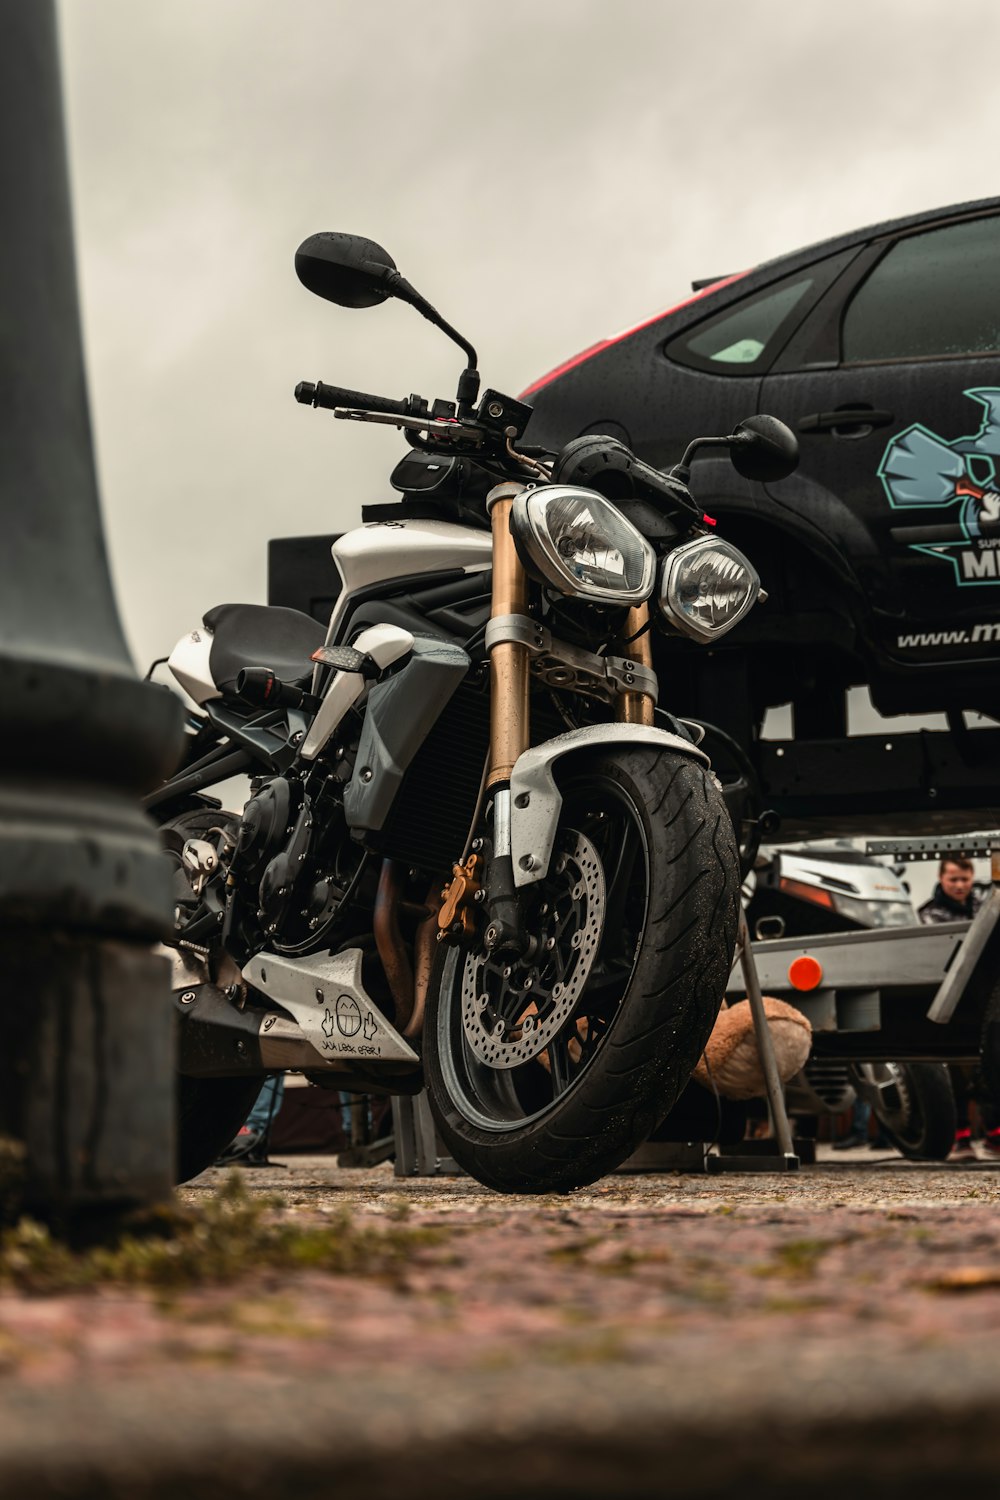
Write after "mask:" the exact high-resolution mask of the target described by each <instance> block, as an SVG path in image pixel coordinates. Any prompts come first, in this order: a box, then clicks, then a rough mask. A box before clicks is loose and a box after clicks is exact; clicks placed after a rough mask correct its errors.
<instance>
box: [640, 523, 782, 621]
mask: <svg viewBox="0 0 1000 1500" xmlns="http://www.w3.org/2000/svg"><path fill="white" fill-rule="evenodd" d="M760 592H761V588H760V577H759V575H758V573H757V570H756V568H754V566H753V564H752V563H750V562H749V561H748V560H747V558H745V557H744V556H743V553H742V552H741V551H740V550H739V548H738V547H734V546H733V544H732V543H731V542H724V541H722V540H721V539H720V538H718V537H714V536H702V537H697V538H696V539H695V540H694V541H693V542H685V543H684V545H683V546H682V547H678V548H677V549H676V550H675V551H674V552H671V553H670V554H669V555H668V556H667V558H666V560H665V562H664V564H663V577H662V580H661V583H660V608H661V609H662V611H663V613H664V614H665V615H666V617H667V619H668V620H669V621H670V623H671V624H672V625H674V626H676V628H677V629H678V630H680V631H683V633H684V634H685V635H690V636H693V637H694V638H695V640H698V641H714V640H716V639H717V638H718V637H719V636H720V635H725V633H726V631H727V630H732V628H733V626H734V625H735V624H736V622H737V621H738V620H742V618H743V616H744V615H745V614H746V613H747V611H748V610H749V609H751V608H752V607H753V606H754V604H756V602H757V598H758V595H759V594H760Z"/></svg>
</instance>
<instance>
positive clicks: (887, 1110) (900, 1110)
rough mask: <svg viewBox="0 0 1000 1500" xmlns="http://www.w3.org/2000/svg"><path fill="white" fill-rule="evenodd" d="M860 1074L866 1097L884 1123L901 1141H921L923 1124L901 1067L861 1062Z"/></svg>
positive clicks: (896, 1064)
mask: <svg viewBox="0 0 1000 1500" xmlns="http://www.w3.org/2000/svg"><path fill="white" fill-rule="evenodd" d="M858 1074H859V1076H860V1078H861V1080H863V1082H864V1084H865V1088H864V1090H863V1095H864V1097H866V1098H867V1099H868V1102H869V1103H870V1105H871V1107H872V1110H873V1111H874V1114H875V1117H876V1119H877V1120H878V1121H879V1122H880V1124H882V1125H883V1126H884V1127H885V1129H886V1130H888V1131H889V1132H890V1133H891V1134H892V1135H894V1136H896V1137H897V1138H898V1139H899V1140H902V1141H906V1142H908V1143H909V1142H918V1141H919V1139H920V1124H919V1121H917V1120H915V1119H914V1107H915V1106H914V1101H913V1099H912V1098H911V1096H910V1090H909V1088H908V1086H907V1081H906V1074H905V1071H904V1070H903V1069H902V1068H901V1067H900V1066H899V1064H898V1063H861V1064H859V1066H858Z"/></svg>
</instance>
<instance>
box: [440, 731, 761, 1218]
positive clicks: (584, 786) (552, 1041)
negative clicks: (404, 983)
mask: <svg viewBox="0 0 1000 1500" xmlns="http://www.w3.org/2000/svg"><path fill="white" fill-rule="evenodd" d="M561 791H562V796H563V805H562V811H561V814H560V819H559V825H558V829H557V833H556V841H555V847H554V850H553V857H552V862H551V865H550V868H549V871H548V874H547V875H546V877H545V879H544V880H542V881H540V882H538V883H537V884H536V885H532V886H528V887H526V888H524V889H523V890H522V891H521V899H522V903H523V912H524V918H525V922H526V927H527V931H528V933H529V934H530V936H531V937H532V938H533V940H534V947H533V951H532V953H531V954H530V955H529V956H528V957H527V958H525V959H524V960H522V961H517V962H512V961H510V960H509V959H506V958H502V957H497V956H494V955H491V954H490V953H489V952H488V951H487V950H486V949H485V948H484V947H483V946H482V945H481V942H480V941H479V939H476V941H475V942H474V944H473V946H472V947H470V948H467V949H461V950H459V949H457V948H455V949H451V950H450V951H449V952H448V953H447V955H446V957H445V959H444V962H443V965H442V967H441V971H440V974H439V978H438V982H437V983H436V984H435V985H434V986H433V987H432V992H431V996H430V1001H429V1006H428V1015H427V1022H426V1026H425V1031H424V1037H425V1045H424V1063H425V1072H426V1077H427V1086H428V1091H429V1094H430V1099H431V1104H432V1107H433V1109H434V1112H435V1115H436V1118H437V1121H438V1125H439V1128H440V1130H441V1133H442V1136H443V1137H444V1140H445V1143H446V1145H447V1147H448V1149H449V1150H450V1151H451V1153H452V1155H453V1156H454V1158H455V1160H456V1161H457V1162H458V1163H459V1164H460V1165H461V1166H463V1167H464V1168H465V1169H466V1170H467V1171H468V1172H470V1173H471V1174H472V1175H473V1176H474V1177H476V1178H478V1179H479V1181H480V1182H483V1183H485V1184H487V1185H488V1186H490V1187H494V1188H498V1189H499V1190H500V1191H503V1192H534V1193H538V1192H550V1191H568V1190H570V1189H572V1188H577V1187H581V1186H583V1185H584V1184H586V1183H589V1182H593V1181H595V1180H596V1179H597V1178H598V1177H600V1176H602V1175H603V1174H604V1173H605V1172H608V1171H611V1170H613V1169H614V1168H615V1167H616V1166H618V1165H620V1163H621V1162H622V1161H624V1160H625V1158H626V1157H627V1156H628V1155H629V1154H630V1153H631V1152H632V1151H633V1150H634V1149H635V1148H636V1147H637V1146H638V1145H639V1144H640V1143H641V1142H642V1141H644V1140H645V1139H646V1138H647V1136H648V1135H649V1134H650V1132H651V1131H652V1129H653V1127H654V1126H655V1125H656V1123H657V1122H658V1121H659V1120H660V1119H661V1118H662V1117H663V1116H664V1115H665V1114H666V1113H667V1111H668V1110H669V1109H670V1108H671V1107H672V1105H673V1104H674V1101H675V1100H676V1099H677V1097H678V1096H679V1094H680V1093H681V1091H682V1089H683V1088H684V1086H685V1085H686V1083H687V1081H688V1079H689V1078H690V1076H691V1072H692V1069H693V1068H694V1065H695V1063H696V1062H697V1060H698V1057H699V1056H700V1054H701V1052H702V1050H703V1048H704V1045H705V1042H706V1041H707V1039H708V1035H709V1032H710V1031H711V1029H712V1026H713V1024H714V1021H715V1017H716V1015H717V1013H718V1010H719V1006H720V1004H721V1003H722V996H723V993H724V991H725V986H726V981H727V979H728V976H729V971H730V967H731V964H732V958H733V949H734V944H735V940H736V921H737V898H738V889H739V874H738V863H737V858H736V850H735V844H734V839H733V831H732V824H731V822H730V819H729V815H728V814H727V812H726V809H725V806H724V804H723V802H722V799H721V796H720V794H719V792H718V789H717V786H716V783H715V781H714V779H713V778H712V777H711V776H710V775H709V774H708V773H707V772H706V771H705V770H704V769H703V768H702V766H701V765H699V764H698V763H696V762H694V761H692V760H689V759H687V758H685V757H682V756H678V755H675V754H673V753H671V752H665V751H662V752H660V751H658V752H650V751H649V750H638V749H636V750H629V749H624V750H622V751H620V752H618V753H616V754H614V755H608V756H601V757H600V758H599V759H595V760H593V761H589V762H586V763H580V764H578V765H575V766H571V769H570V770H569V771H568V773H567V776H566V779H565V781H564V782H563V784H562V785H561Z"/></svg>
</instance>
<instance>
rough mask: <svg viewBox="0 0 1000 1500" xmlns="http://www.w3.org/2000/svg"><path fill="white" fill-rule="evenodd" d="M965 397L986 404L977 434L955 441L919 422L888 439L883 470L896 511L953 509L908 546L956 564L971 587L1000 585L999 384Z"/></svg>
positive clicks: (963, 583)
mask: <svg viewBox="0 0 1000 1500" xmlns="http://www.w3.org/2000/svg"><path fill="white" fill-rule="evenodd" d="M962 394H963V395H964V396H968V397H969V398H970V400H972V401H978V402H979V404H980V405H981V406H982V408H983V418H982V424H981V426H980V428H979V431H978V432H976V433H973V434H972V435H971V436H969V437H960V438H954V439H952V440H951V441H949V440H948V439H946V438H942V437H939V436H938V434H937V433H936V432H931V431H929V429H928V428H926V427H924V426H922V424H921V423H919V422H914V424H913V425H912V426H911V427H907V428H906V430H905V431H904V432H901V433H899V434H898V436H896V437H894V438H893V439H892V440H891V442H890V443H889V444H888V446H887V447H886V450H885V453H884V454H883V455H882V462H881V463H880V464H879V466H878V474H879V478H880V479H881V481H882V484H883V486H884V488H885V492H886V495H887V497H888V500H889V504H890V505H891V506H892V507H893V509H895V510H909V511H918V512H919V511H920V510H923V511H925V512H926V511H927V510H929V509H930V508H933V509H935V510H941V509H942V508H943V507H946V506H948V507H950V506H954V507H955V510H954V511H953V512H952V517H951V519H950V521H944V522H943V524H941V525H939V526H928V527H927V528H925V530H926V531H928V532H930V533H932V535H930V536H927V537H922V538H921V539H920V540H919V541H913V542H910V543H908V545H909V547H910V550H911V551H913V552H926V553H927V554H928V556H930V557H937V558H940V559H941V561H942V562H949V563H951V565H952V567H953V568H954V570H955V582H956V583H957V584H958V585H959V586H960V587H965V586H967V585H972V584H989V583H993V584H996V583H1000V479H998V478H997V474H996V460H997V458H998V456H1000V387H996V386H986V387H983V386H980V387H978V388H977V389H974V390H969V391H963V392H962ZM913 519H914V520H915V519H916V517H915V516H914V517H913ZM934 532H940V533H942V535H941V536H940V538H939V537H938V536H935V535H933V533H934ZM949 533H954V535H949Z"/></svg>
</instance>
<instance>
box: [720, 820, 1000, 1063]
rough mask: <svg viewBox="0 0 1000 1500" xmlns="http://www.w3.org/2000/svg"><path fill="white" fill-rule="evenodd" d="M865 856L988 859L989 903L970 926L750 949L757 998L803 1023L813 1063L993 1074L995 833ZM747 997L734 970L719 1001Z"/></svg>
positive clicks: (874, 843)
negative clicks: (951, 1067) (974, 1068)
mask: <svg viewBox="0 0 1000 1500" xmlns="http://www.w3.org/2000/svg"><path fill="white" fill-rule="evenodd" d="M866 852H867V853H868V854H870V855H890V856H892V857H893V858H894V859H897V860H903V861H907V860H928V859H934V860H939V859H943V858H947V857H948V856H951V855H958V854H961V855H966V856H968V857H969V858H972V857H976V856H986V855H988V856H990V859H991V878H992V886H991V889H990V893H989V896H988V897H987V898H986V900H985V901H984V902H983V904H982V906H981V907H980V909H979V911H978V912H977V913H976V916H975V917H974V918H973V919H972V921H959V922H942V923H939V924H935V925H931V926H916V925H915V926H913V927H891V928H885V929H876V930H873V931H860V932H838V933H827V934H824V935H822V936H817V937H794V938H784V937H782V938H770V939H766V940H763V941H759V942H756V943H754V945H753V956H754V964H755V968H756V971H757V976H758V979H759V982H760V986H761V989H762V991H763V992H764V993H765V994H767V995H774V996H775V997H776V998H778V999H781V1000H787V1001H788V1002H789V1003H790V1004H792V1005H795V1006H796V1007H797V1008H798V1009H799V1010H801V1011H802V1012H803V1014H804V1015H805V1016H806V1017H807V1018H808V1020H809V1021H810V1023H811V1025H812V1028H813V1039H814V1040H813V1054H814V1056H815V1057H817V1058H836V1059H840V1060H843V1061H845V1062H889V1061H895V1062H910V1061H914V1062H916V1061H927V1062H932V1061H933V1062H954V1063H977V1064H980V1063H981V1064H982V1066H983V1068H984V1070H985V1071H986V1072H987V1073H993V1074H994V1075H996V1076H1000V1072H998V1068H997V1064H998V1062H1000V1058H998V1057H996V1056H995V1055H994V1051H995V1040H996V1039H995V1037H994V1036H993V1035H992V1034H991V1033H992V1032H993V1031H994V1030H995V1029H996V1028H997V1025H998V1022H1000V928H998V925H997V924H998V917H1000V832H988V833H982V832H980V833H972V834H962V835H958V836H954V835H953V836H950V837H937V838H921V839H898V838H895V839H870V840H869V841H868V843H867V846H866ZM745 990H746V985H745V982H744V979H743V973H742V969H741V968H740V966H739V965H737V966H736V967H734V969H733V972H732V975H731V977H730V981H729V986H728V989H727V998H729V999H732V1000H735V999H737V998H739V997H740V996H742V995H743V994H744V993H745Z"/></svg>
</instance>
